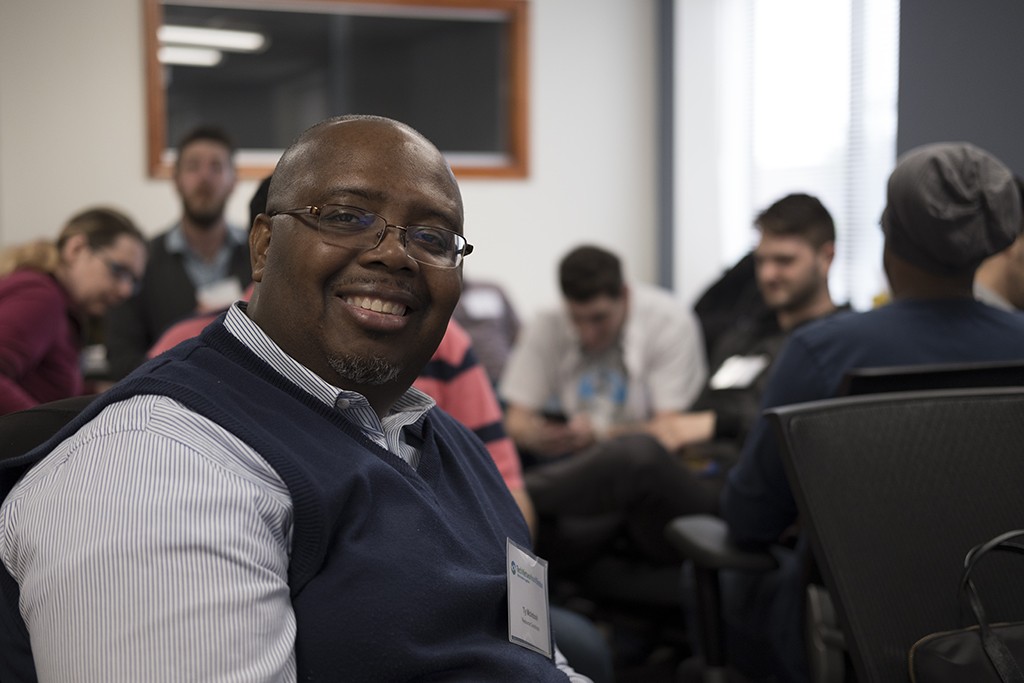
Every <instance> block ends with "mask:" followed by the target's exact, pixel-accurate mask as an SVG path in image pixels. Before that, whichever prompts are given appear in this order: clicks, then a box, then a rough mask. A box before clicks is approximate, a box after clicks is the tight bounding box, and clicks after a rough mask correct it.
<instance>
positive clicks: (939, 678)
mask: <svg viewBox="0 0 1024 683" xmlns="http://www.w3.org/2000/svg"><path fill="white" fill-rule="evenodd" d="M1021 537H1024V530H1017V531H1008V532H1006V533H1004V534H1000V535H999V536H996V537H995V538H993V539H992V540H990V541H987V542H985V543H980V544H978V545H976V546H974V547H973V548H971V550H970V552H968V553H967V556H966V557H964V571H963V575H962V576H961V578H960V592H961V594H962V595H963V594H965V595H966V596H967V599H968V601H969V602H970V605H971V610H972V611H973V612H974V616H975V618H976V619H977V621H978V624H977V626H971V627H969V628H962V629H957V630H955V631H944V632H942V633H932V634H931V635H927V636H925V637H924V638H921V640H919V641H917V642H916V643H914V645H913V647H911V648H910V680H911V681H913V682H914V683H960V682H961V681H963V682H965V683H967V682H970V683H974V682H977V683H987V682H989V681H991V682H992V683H1024V622H1014V623H1007V624H991V625H990V624H989V623H988V618H987V617H986V616H985V608H984V607H983V606H982V604H981V599H980V598H979V597H978V591H977V588H976V587H975V585H974V581H973V580H972V579H971V571H972V570H973V569H974V566H975V565H976V564H977V563H978V561H979V560H980V559H981V558H982V557H983V556H985V555H986V554H987V553H988V552H989V551H992V550H1004V551H1010V552H1016V553H1022V554H1024V545H1020V544H1018V543H1013V542H1012V541H1013V539H1016V538H1021Z"/></svg>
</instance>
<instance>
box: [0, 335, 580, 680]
mask: <svg viewBox="0 0 1024 683" xmlns="http://www.w3.org/2000/svg"><path fill="white" fill-rule="evenodd" d="M136 394H160V395H165V396H169V397H171V398H174V399H176V400H178V401H181V402H182V403H183V404H185V405H186V406H188V407H189V408H190V409H192V410H194V411H196V412H198V413H200V414H202V415H204V416H206V417H208V418H209V419H211V420H212V421H214V422H216V423H217V424H219V425H221V426H222V427H224V428H225V429H227V430H228V431H230V432H231V433H233V434H235V435H236V436H237V437H239V438H240V439H242V440H243V441H244V442H246V443H247V444H248V445H250V446H251V447H252V448H253V449H254V450H256V452H258V453H259V454H260V455H261V456H262V457H263V458H264V459H265V460H266V461H267V462H268V463H269V464H270V465H271V466H272V467H273V468H274V470H275V471H276V472H277V473H278V475H279V476H280V477H281V479H282V480H283V481H284V483H285V484H286V485H287V487H288V490H289V492H290V494H291V498H292V502H293V505H294V520H295V526H294V534H293V546H292V555H291V562H290V565H289V577H288V578H289V585H290V588H291V596H292V604H293V606H294V609H295V615H296V621H297V636H296V644H295V649H296V662H297V667H298V680H299V681H341V680H344V681H413V680H417V681H434V680H436V681H467V682H468V681H473V682H476V683H481V682H486V681H561V682H563V683H564V681H565V680H566V676H565V674H564V673H562V672H560V671H558V669H557V668H556V667H555V666H554V664H553V663H552V662H551V661H550V660H549V659H546V658H545V657H543V656H542V655H539V654H537V653H535V652H532V651H529V650H526V649H524V648H522V647H519V646H517V645H513V644H511V643H509V642H508V606H507V588H506V566H505V561H506V557H505V541H506V537H510V538H512V539H513V540H514V541H516V542H517V543H519V544H520V545H523V546H528V545H529V534H528V531H527V529H526V525H525V523H524V522H523V520H522V517H521V515H520V514H519V511H518V508H517V507H516V505H515V502H514V500H513V499H512V497H511V496H510V495H509V494H508V491H507V489H506V488H505V486H504V483H503V481H502V480H501V477H500V475H499V474H498V471H497V469H496V468H495V467H494V463H493V462H492V461H491V459H490V456H489V455H488V453H487V451H486V450H485V449H484V448H483V445H482V444H481V443H480V442H479V440H478V439H476V437H474V436H473V435H472V433H471V432H469V431H468V430H467V429H465V428H464V427H462V426H461V425H459V424H458V423H456V422H455V421H454V420H453V419H452V418H451V417H449V416H448V415H447V414H445V413H444V412H443V411H441V410H438V409H434V410H431V411H430V412H429V413H428V415H427V417H426V419H425V423H424V427H423V442H422V444H418V445H419V447H420V450H421V458H420V464H419V467H418V469H417V470H413V469H412V468H411V467H410V466H409V465H408V464H407V463H405V462H404V461H403V460H401V459H400V458H398V457H397V456H395V455H393V454H391V453H389V452H387V451H386V450H384V449H382V448H380V447H378V446H377V445H376V444H374V443H373V442H371V441H370V440H368V439H367V438H366V437H365V436H364V435H363V434H362V433H361V432H360V431H359V429H358V428H356V427H355V426H353V425H352V424H351V423H349V422H348V421H347V420H346V419H345V418H343V417H342V416H341V415H339V414H338V413H337V412H336V411H335V410H333V409H332V408H331V407H330V406H326V405H324V404H323V403H321V402H320V401H317V400H316V399H315V398H313V397H312V396H310V395H308V394H306V393H305V392H303V391H302V390H301V389H299V388H298V387H296V386H295V385H293V384H292V383H290V382H288V381H287V380H286V379H284V378H283V377H282V376H281V375H279V374H278V373H277V372H276V371H274V370H273V369H272V368H271V367H270V366H269V365H267V364H266V363H264V362H263V361H262V360H261V359H259V358H258V357H257V356H255V355H254V354H252V353H251V352H250V351H249V350H248V349H246V348H245V347H244V346H243V345H242V344H241V343H239V342H238V340H236V339H235V338H234V337H232V336H231V335H230V333H228V332H227V331H226V330H225V329H224V327H223V325H220V324H217V325H212V326H211V327H210V328H208V329H207V330H206V331H205V332H204V333H203V335H202V336H201V337H200V338H198V339H196V340H193V341H190V342H187V343H185V344H182V345H181V346H179V347H177V348H175V349H173V350H172V351H170V352H168V353H167V354H164V355H163V356H161V357H159V358H157V359H155V360H153V361H151V362H149V363H147V364H146V365H144V366H143V367H141V368H139V370H137V371H136V372H134V373H133V374H132V375H131V376H130V377H129V378H127V379H126V380H124V381H123V382H121V383H119V384H118V385H117V386H115V387H114V388H113V389H111V390H110V391H109V392H107V394H105V395H104V396H102V397H101V398H100V399H98V400H97V401H95V402H94V403H93V404H91V405H90V406H89V408H88V409H87V410H86V411H85V412H84V413H83V414H82V415H81V416H79V418H77V419H76V420H75V421H73V422H72V423H71V424H69V425H68V426H67V427H66V428H65V429H64V430H62V432H61V433H60V434H58V435H57V436H55V437H54V438H53V439H51V440H50V441H49V442H48V443H47V444H44V445H43V446H41V447H40V448H38V449H36V450H35V451H33V452H32V453H30V454H28V455H26V456H23V457H21V458H17V459H15V460H11V461H8V462H7V463H5V464H4V465H3V466H2V467H3V469H2V470H0V493H2V495H3V496H6V495H7V494H8V493H9V492H10V489H11V487H12V486H13V485H14V483H15V482H16V481H17V479H18V477H19V476H20V474H21V473H23V472H24V471H25V470H26V469H27V468H28V467H30V466H31V465H32V464H34V463H35V462H37V461H38V460H39V459H40V458H41V457H42V456H44V455H45V454H46V453H47V452H49V450H51V449H52V448H53V447H54V446H55V445H56V444H57V443H59V441H60V440H62V439H63V438H66V437H67V436H68V435H70V434H71V433H73V432H74V431H75V430H77V429H78V427H79V426H81V425H82V424H84V423H85V421H87V420H89V419H91V418H92V417H93V416H95V415H96V414H97V413H98V412H99V411H100V410H101V409H102V407H103V406H105V405H107V404H109V403H112V402H114V401H117V400H120V399H123V398H125V397H128V396H132V395H136ZM144 456H145V454H143V453H140V454H139V457H144ZM0 579H2V584H3V585H2V588H3V603H2V604H0V625H2V626H3V629H4V631H5V633H4V634H3V642H0V646H3V647H4V648H5V650H6V652H5V657H4V659H7V660H8V661H7V664H5V665H4V666H2V667H0V679H3V680H4V681H5V683H6V682H7V681H8V677H7V676H8V675H10V676H11V678H10V680H11V681H21V680H26V681H29V680H35V679H34V675H32V672H31V669H32V668H33V667H32V665H31V661H25V660H26V659H28V658H29V657H30V649H29V645H28V640H27V632H26V629H25V625H24V623H23V622H22V621H21V618H20V615H19V614H18V610H17V585H16V583H15V582H14V580H13V579H12V578H11V576H10V575H9V574H8V573H7V572H6V571H5V572H3V576H2V577H0ZM7 653H9V654H10V656H9V657H8V654H7ZM16 653H19V654H16ZM182 655H183V656H184V657H187V656H188V654H187V653H182ZM16 672H20V673H16Z"/></svg>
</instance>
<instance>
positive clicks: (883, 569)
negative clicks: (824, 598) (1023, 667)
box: [768, 387, 1024, 683]
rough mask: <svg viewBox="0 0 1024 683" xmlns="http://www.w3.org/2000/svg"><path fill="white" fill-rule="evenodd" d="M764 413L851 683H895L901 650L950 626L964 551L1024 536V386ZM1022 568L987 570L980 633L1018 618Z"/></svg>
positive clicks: (1022, 610) (902, 670)
mask: <svg viewBox="0 0 1024 683" xmlns="http://www.w3.org/2000/svg"><path fill="white" fill-rule="evenodd" d="M768 415H769V417H770V419H771V420H772V421H773V423H774V424H775V427H776V429H777V431H778V433H779V436H780V439H781V446H782V455H783V463H784V465H785V467H786V470H787V474H788V476H789V478H790V483H791V485H792V488H793V493H794V496H795V498H796V501H797V505H798V506H799V509H800V514H801V520H802V524H803V525H804V528H805V529H806V530H807V532H808V533H809V535H810V540H811V544H812V547H813V549H814V553H815V557H816V559H817V562H818V566H819V569H820V571H821V574H822V577H823V579H824V581H825V584H826V586H827V587H828V588H829V591H830V592H831V594H832V598H833V600H834V602H835V606H836V609H837V611H838V613H839V617H840V622H841V623H842V624H843V629H844V632H845V637H846V642H847V644H848V646H849V650H850V655H851V659H852V661H853V665H854V668H855V669H856V672H857V680H858V681H860V682H861V683H866V682H879V683H889V682H896V681H899V682H900V683H904V682H905V681H906V680H907V653H908V651H909V649H910V647H911V645H913V643H914V642H915V641H916V640H918V639H919V638H921V637H922V636H924V635H926V634H928V633H932V632H935V631H940V630H944V629H952V628H956V627H958V626H960V625H961V622H960V612H959V609H958V601H957V589H958V579H959V576H960V569H961V566H962V562H963V557H964V554H965V553H966V552H967V550H968V549H969V548H971V547H972V546H973V545H975V544H977V543H980V542H982V541H984V540H987V539H989V538H991V537H993V536H995V535H996V534H998V533H1000V532H1003V531H1006V530H1009V529H1014V528H1019V527H1024V492H1022V488H1021V482H1024V457H1022V453H1021V451H1022V449H1024V388H1020V387H1017V388H988V389H951V390H937V391H927V392H894V393H888V394H880V395H871V396H853V397H842V398H834V399H828V400H824V401H816V402H812V403H804V404H798V405H792V406H783V407H779V408H775V409H772V410H770V411H769V412H768ZM1007 555H1009V554H1007ZM1010 560H1016V562H1012V561H1010ZM1021 562H1022V560H1021V559H1019V558H1006V559H1002V558H1001V559H1000V562H999V563H998V566H997V563H996V562H993V563H992V566H991V567H987V568H986V569H988V570H989V572H988V573H987V574H986V577H985V578H984V579H983V580H982V581H981V582H980V583H979V585H980V586H981V587H982V588H981V590H982V593H983V595H982V598H983V599H984V598H985V596H986V595H990V596H993V599H991V600H988V601H986V607H988V606H989V605H990V604H991V607H989V612H990V614H989V616H990V620H991V621H1000V620H1012V619H1020V618H1024V581H1021V580H1020V576H1022V575H1024V566H1021V564H1020V563H1021ZM995 597H998V600H996V599H995Z"/></svg>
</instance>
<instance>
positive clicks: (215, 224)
mask: <svg viewBox="0 0 1024 683" xmlns="http://www.w3.org/2000/svg"><path fill="white" fill-rule="evenodd" d="M234 151H235V149H234V144H233V143H232V141H231V139H230V138H229V137H228V135H227V134H226V133H225V132H224V131H222V130H220V129H219V128H215V127H209V126H203V127H199V128H195V129H193V130H192V131H190V132H189V133H188V134H186V135H185V137H184V138H182V140H181V143H180V144H179V145H178V158H177V160H176V161H175V164H174V187H175V189H176V190H177V192H178V196H179V197H180V198H181V211H182V213H181V218H180V220H179V221H178V223H177V224H175V225H174V226H172V227H171V228H170V229H169V230H167V231H166V232H164V233H162V234H160V235H157V236H156V237H155V238H153V239H152V240H151V241H150V243H149V254H150V257H149V258H150V261H149V267H148V268H147V270H146V275H145V277H144V278H143V280H142V282H141V284H140V286H139V291H138V292H137V294H136V295H135V296H133V297H132V298H131V299H129V300H128V301H127V302H125V303H124V304H122V305H121V306H119V307H117V308H116V309H114V310H113V311H111V312H110V315H108V317H107V324H106V344H107V359H108V361H109V363H110V377H111V379H114V380H117V379H120V378H121V377H123V376H124V375H126V374H128V373H129V372H130V371H131V370H133V369H134V368H135V367H136V366H138V365H139V364H141V363H142V361H143V360H145V357H146V351H148V350H149V348H150V347H151V346H152V345H153V343H154V342H155V341H156V340H157V339H158V338H159V337H160V334H161V333H162V332H164V330H166V329H167V328H168V327H170V326H171V324H172V323H174V322H177V321H178V320H180V319H182V318H185V317H187V316H189V315H192V314H194V313H197V312H204V311H217V310H222V309H224V308H225V307H227V306H228V305H230V304H231V303H233V302H234V301H236V300H237V299H239V298H240V297H241V294H242V290H243V289H244V288H245V287H246V286H247V285H248V284H249V281H250V280H251V279H252V270H251V267H250V265H249V246H248V238H247V232H248V231H247V229H245V228H240V227H235V226H230V225H228V223H227V220H226V219H225V217H224V207H225V205H226V204H227V201H228V197H230V196H231V192H232V191H233V190H234V189H235V179H236V174H235V165H234Z"/></svg>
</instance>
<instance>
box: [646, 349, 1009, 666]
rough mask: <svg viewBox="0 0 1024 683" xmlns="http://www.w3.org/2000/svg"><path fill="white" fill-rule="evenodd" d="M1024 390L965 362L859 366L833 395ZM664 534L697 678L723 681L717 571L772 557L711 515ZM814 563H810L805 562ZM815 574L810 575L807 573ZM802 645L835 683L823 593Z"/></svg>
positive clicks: (838, 643)
mask: <svg viewBox="0 0 1024 683" xmlns="http://www.w3.org/2000/svg"><path fill="white" fill-rule="evenodd" d="M992 386H995V387H998V386H1024V362H1022V361H1006V362H1002V361H997V362H969V363H942V364H930V365H908V366H890V367H873V368H857V369H853V370H850V371H849V372H847V373H846V375H845V377H844V379H843V382H842V385H841V387H840V390H839V395H841V396H842V395H859V394H878V393H885V392H893V391H918V390H932V389H944V388H960V387H992ZM665 533H666V536H667V537H668V539H669V541H670V542H672V544H673V545H674V546H675V547H676V549H677V550H678V551H679V552H680V555H681V556H682V557H684V558H687V559H690V560H691V561H692V562H693V565H694V567H695V575H694V578H695V581H694V590H695V597H694V604H695V610H696V623H697V627H698V630H699V632H700V642H701V647H702V652H701V653H700V658H701V660H702V661H701V663H700V666H701V667H702V670H703V680H704V681H707V682H709V683H710V682H711V681H723V680H725V676H726V672H727V662H728V653H727V652H726V649H725V643H724V632H723V629H722V625H721V618H720V616H719V615H720V599H719V593H718V591H719V589H718V572H719V571H720V570H722V569H727V570H741V571H748V572H750V571H755V572H756V571H771V570H772V569H774V568H775V567H776V562H775V559H774V557H773V556H772V555H771V554H769V553H767V552H749V551H744V550H741V549H739V548H737V547H736V546H735V545H733V544H732V542H731V541H730V540H729V536H728V529H727V527H726V524H725V522H724V521H723V520H721V519H720V518H717V517H713V516H709V515H695V516H688V517H679V518H677V519H675V520H673V521H672V522H670V523H669V525H668V526H667V527H666V530H665ZM808 559H809V561H813V558H808ZM810 573H813V572H810ZM806 612H807V617H806V623H807V632H806V639H807V645H808V663H809V668H810V672H811V680H812V681H815V682H817V683H839V682H841V681H843V680H844V678H845V672H846V661H845V654H844V652H845V645H844V637H843V634H842V631H840V630H839V629H838V626H837V623H836V620H837V616H836V614H835V610H834V607H833V605H832V603H831V600H830V598H829V595H828V593H827V592H826V591H823V590H819V589H818V588H817V587H816V586H810V587H809V589H808V597H807V605H806Z"/></svg>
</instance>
